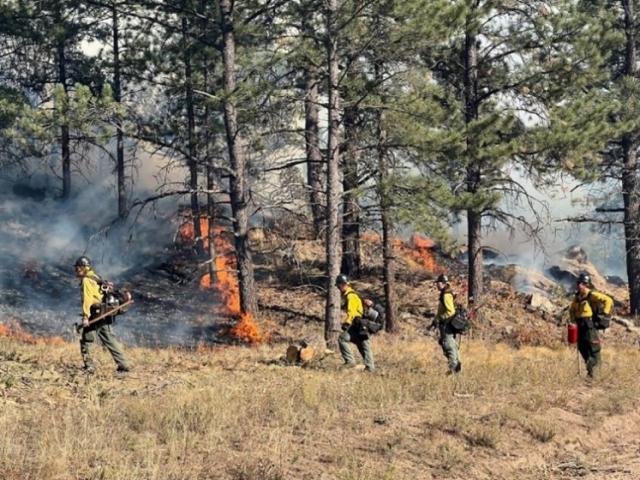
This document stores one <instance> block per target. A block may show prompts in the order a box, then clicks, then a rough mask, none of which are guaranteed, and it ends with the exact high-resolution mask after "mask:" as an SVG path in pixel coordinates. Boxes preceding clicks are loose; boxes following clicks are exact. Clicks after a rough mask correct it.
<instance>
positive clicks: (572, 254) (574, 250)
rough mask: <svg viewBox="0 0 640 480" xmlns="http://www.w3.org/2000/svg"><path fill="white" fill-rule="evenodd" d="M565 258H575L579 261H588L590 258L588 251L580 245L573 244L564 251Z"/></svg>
mask: <svg viewBox="0 0 640 480" xmlns="http://www.w3.org/2000/svg"><path fill="white" fill-rule="evenodd" d="M564 256H565V258H568V259H571V260H575V261H576V262H578V263H587V262H588V261H589V260H588V258H587V252H585V251H584V249H583V248H582V247H581V246H580V245H571V246H570V247H569V248H567V250H566V251H565V252H564Z"/></svg>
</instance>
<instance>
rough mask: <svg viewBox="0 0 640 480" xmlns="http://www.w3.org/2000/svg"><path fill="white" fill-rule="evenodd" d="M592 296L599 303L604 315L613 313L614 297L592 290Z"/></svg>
mask: <svg viewBox="0 0 640 480" xmlns="http://www.w3.org/2000/svg"><path fill="white" fill-rule="evenodd" d="M591 296H592V298H593V299H594V300H595V301H596V302H597V303H598V307H599V308H600V311H601V312H602V313H603V314H604V315H607V316H609V315H611V312H612V310H613V299H612V298H611V297H610V296H609V295H605V294H604V293H601V292H591Z"/></svg>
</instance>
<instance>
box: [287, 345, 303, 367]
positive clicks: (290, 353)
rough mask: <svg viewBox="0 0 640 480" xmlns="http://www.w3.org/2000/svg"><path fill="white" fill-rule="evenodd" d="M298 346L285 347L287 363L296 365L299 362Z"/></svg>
mask: <svg viewBox="0 0 640 480" xmlns="http://www.w3.org/2000/svg"><path fill="white" fill-rule="evenodd" d="M300 350H301V349H300V346H299V345H289V346H288V347H287V355H286V358H287V363H298V361H299V360H300Z"/></svg>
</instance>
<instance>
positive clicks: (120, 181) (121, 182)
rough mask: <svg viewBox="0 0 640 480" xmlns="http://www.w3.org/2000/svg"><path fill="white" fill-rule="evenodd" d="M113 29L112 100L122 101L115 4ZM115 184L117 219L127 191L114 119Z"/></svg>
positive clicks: (119, 127)
mask: <svg viewBox="0 0 640 480" xmlns="http://www.w3.org/2000/svg"><path fill="white" fill-rule="evenodd" d="M111 14H112V22H113V23H112V27H113V99H114V100H115V101H116V102H117V103H120V102H121V101H122V84H121V81H120V43H119V42H120V31H119V30H118V10H117V9H116V4H115V2H113V3H112V4H111ZM116 177H117V178H116V183H117V189H118V218H121V219H122V218H124V217H125V216H126V215H127V191H126V188H125V174H124V136H123V134H122V121H121V119H120V118H119V117H118V118H116Z"/></svg>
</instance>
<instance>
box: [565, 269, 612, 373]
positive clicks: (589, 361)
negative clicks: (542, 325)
mask: <svg viewBox="0 0 640 480" xmlns="http://www.w3.org/2000/svg"><path fill="white" fill-rule="evenodd" d="M577 288H578V291H577V292H576V294H575V297H574V298H573V302H572V303H571V307H570V308H569V313H570V316H571V321H572V322H575V323H576V324H577V325H578V350H579V351H580V354H581V355H582V358H583V359H584V361H585V363H586V365H587V374H588V375H589V376H590V377H593V372H594V370H595V369H596V367H598V366H600V363H601V362H602V360H601V358H600V351H601V350H602V345H601V344H600V336H599V335H598V329H604V328H606V327H608V326H609V322H610V317H611V311H612V309H613V299H612V298H611V297H609V296H608V295H605V294H604V293H602V292H597V291H595V290H593V285H592V284H591V277H589V275H586V274H581V275H580V276H579V277H578V281H577Z"/></svg>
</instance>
